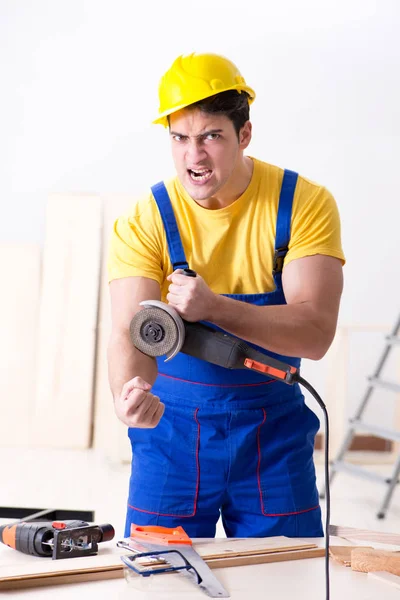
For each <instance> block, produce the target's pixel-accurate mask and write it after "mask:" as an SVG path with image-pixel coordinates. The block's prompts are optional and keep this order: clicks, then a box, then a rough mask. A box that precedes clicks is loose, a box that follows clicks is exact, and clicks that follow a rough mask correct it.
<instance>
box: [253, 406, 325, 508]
mask: <svg viewBox="0 0 400 600" xmlns="http://www.w3.org/2000/svg"><path fill="white" fill-rule="evenodd" d="M263 412H264V419H263V422H262V423H261V424H260V426H259V429H258V452H259V461H258V473H257V475H258V484H259V492H260V501H261V510H262V513H263V514H264V515H265V516H280V515H282V516H283V515H291V514H297V513H302V512H307V511H309V510H313V509H315V508H317V507H318V506H319V496H318V490H317V487H316V477H315V468H314V461H313V452H314V440H315V435H316V433H317V431H318V429H319V425H320V423H319V419H318V418H317V416H316V415H315V414H314V413H313V412H312V411H311V410H310V409H309V408H308V407H307V406H306V404H304V403H301V404H297V405H295V406H294V407H288V411H287V412H285V413H284V414H282V411H279V414H278V415H277V416H275V415H274V407H272V408H270V409H268V408H267V409H264V411H263Z"/></svg>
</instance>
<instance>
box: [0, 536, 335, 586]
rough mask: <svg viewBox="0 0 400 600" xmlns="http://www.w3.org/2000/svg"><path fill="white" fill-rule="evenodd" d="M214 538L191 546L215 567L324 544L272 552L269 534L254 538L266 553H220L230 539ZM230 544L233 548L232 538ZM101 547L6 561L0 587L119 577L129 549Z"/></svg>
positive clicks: (314, 552) (276, 558)
mask: <svg viewBox="0 0 400 600" xmlns="http://www.w3.org/2000/svg"><path fill="white" fill-rule="evenodd" d="M261 540H262V541H261ZM213 542H214V544H213V543H211V544H207V543H198V544H194V547H195V548H196V550H197V551H198V552H199V554H200V555H201V556H202V557H203V559H204V560H205V561H206V562H207V564H209V566H210V568H215V569H216V568H221V567H237V566H243V565H251V564H263V563H272V562H282V561H285V560H300V559H306V558H316V557H321V556H324V548H318V547H316V546H315V545H314V547H313V548H303V547H304V545H310V546H312V545H313V544H306V543H305V542H304V540H299V542H298V544H296V543H295V541H294V540H288V541H287V547H290V548H297V549H293V550H288V551H280V552H276V551H275V552H271V545H270V544H269V538H257V546H254V547H255V548H256V552H257V550H259V549H260V543H261V544H262V543H264V549H265V553H264V554H260V553H254V554H250V555H246V556H237V555H235V556H230V554H229V552H227V553H226V555H225V556H223V554H222V553H221V548H224V549H225V551H227V550H228V549H229V540H228V541H227V540H224V539H222V540H213ZM213 545H215V548H212V546H213ZM277 547H280V546H277ZM205 548H206V549H207V550H205ZM233 548H235V542H234V541H233ZM236 548H237V545H236ZM103 550H105V551H100V552H99V554H98V555H97V556H91V557H81V558H73V559H68V560H62V561H52V560H51V559H47V558H43V559H38V560H33V561H32V560H30V561H29V562H27V563H22V564H18V565H14V566H13V565H10V564H8V565H6V566H4V567H2V568H1V571H0V591H1V590H9V589H16V588H18V589H19V588H29V587H37V586H39V585H50V584H51V585H53V584H54V585H56V584H59V583H73V582H76V581H93V580H95V579H109V578H115V577H122V576H123V564H122V562H121V560H120V556H121V555H122V554H129V551H126V550H123V549H120V548H115V547H112V548H107V549H103ZM242 551H243V550H242ZM204 552H207V554H205V553H204ZM234 552H235V550H234ZM30 558H33V557H30Z"/></svg>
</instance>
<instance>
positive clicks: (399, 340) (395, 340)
mask: <svg viewBox="0 0 400 600" xmlns="http://www.w3.org/2000/svg"><path fill="white" fill-rule="evenodd" d="M386 340H387V342H388V344H390V345H391V346H399V345H400V337H397V335H388V336H387V338H386Z"/></svg>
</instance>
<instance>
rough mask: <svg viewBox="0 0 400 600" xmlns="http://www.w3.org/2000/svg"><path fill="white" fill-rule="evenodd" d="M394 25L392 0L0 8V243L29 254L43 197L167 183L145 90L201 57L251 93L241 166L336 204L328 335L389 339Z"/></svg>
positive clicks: (118, 0)
mask: <svg viewBox="0 0 400 600" xmlns="http://www.w3.org/2000/svg"><path fill="white" fill-rule="evenodd" d="M399 25H400V4H399V2H398V1H397V0H392V1H390V0H376V1H373V0H325V1H324V0H303V1H302V2H299V1H298V0H280V1H274V2H272V1H271V0H264V2H260V0H247V1H241V2H239V1H238V0H228V1H225V0H224V1H219V2H218V1H216V0H212V1H210V0H202V2H191V1H190V0H186V1H185V0H169V2H162V1H152V2H147V3H143V2H137V1H134V0H132V1H129V0H109V1H107V0H86V1H85V0H53V1H51V0H48V1H46V0H35V1H34V2H32V1H31V0H0V43H1V51H0V61H1V73H2V74H1V79H0V85H1V90H2V91H1V111H0V129H1V135H0V165H1V167H0V168H1V171H2V176H1V178H0V198H1V219H0V241H16V242H22V241H28V242H40V243H42V242H43V235H44V210H45V203H46V198H47V196H48V193H49V192H67V191H79V192H96V193H100V194H104V193H112V192H118V193H119V192H122V193H133V194H139V193H141V192H142V191H143V190H144V189H146V188H147V187H148V186H149V185H150V184H152V183H153V182H155V181H157V180H158V179H160V178H162V177H164V176H167V175H169V174H170V173H171V172H172V161H171V160H170V157H169V153H168V152H169V150H168V140H167V136H166V134H165V132H164V130H163V129H162V128H161V127H155V126H151V125H150V121H151V119H152V118H154V117H155V114H156V109H157V97H156V93H157V85H158V79H159V77H160V75H161V74H162V73H163V71H164V70H165V69H166V68H168V66H169V65H170V63H171V62H172V60H173V59H174V58H175V57H176V56H177V55H179V54H181V53H184V52H190V51H214V52H218V53H222V54H226V55H227V56H228V57H230V58H231V59H232V60H234V61H235V62H236V63H237V65H238V66H239V68H240V69H241V71H242V73H243V75H244V76H245V78H246V80H247V81H248V83H249V84H250V85H251V86H253V87H254V88H255V90H256V92H257V99H256V101H255V103H254V105H253V108H252V120H253V124H254V141H253V142H252V146H251V148H250V153H251V154H253V155H255V156H258V157H259V158H261V159H264V160H267V161H269V162H272V163H274V164H278V165H280V166H285V167H288V168H291V169H294V170H298V171H300V172H301V173H302V174H303V175H306V176H308V177H309V178H311V179H313V180H315V181H318V182H320V183H323V184H325V185H326V186H327V187H328V188H329V189H330V190H331V191H332V192H333V194H334V195H335V197H336V199H337V202H338V205H339V209H340V213H341V217H342V224H343V244H344V249H345V253H346V256H347V261H348V262H347V266H346V268H345V277H346V286H345V293H344V297H343V302H342V308H341V313H340V323H341V324H342V325H346V324H352V325H354V324H361V325H370V324H380V325H383V326H388V327H389V326H390V325H391V323H392V321H393V320H394V319H395V317H396V315H397V312H398V311H399V308H400V284H399V277H398V274H399V262H400V261H399V241H398V240H399V235H398V229H399V224H398V220H399V211H398V208H397V207H398V203H399V202H400V193H399V189H398V171H397V167H398V162H399V159H400V117H399V113H400V111H399V106H400V84H399V73H400V42H399V34H398V31H399ZM356 362H357V364H358V365H359V369H362V368H363V366H362V365H363V356H359V357H358V358H357V359H356ZM372 362H373V361H372ZM306 368H307V367H306ZM311 372H312V374H313V377H314V374H315V377H316V379H315V378H314V383H315V385H316V386H318V383H319V382H320V378H321V374H320V375H318V374H317V371H316V369H315V367H314V365H313V366H312V368H311ZM318 372H319V373H322V371H321V370H320V371H318Z"/></svg>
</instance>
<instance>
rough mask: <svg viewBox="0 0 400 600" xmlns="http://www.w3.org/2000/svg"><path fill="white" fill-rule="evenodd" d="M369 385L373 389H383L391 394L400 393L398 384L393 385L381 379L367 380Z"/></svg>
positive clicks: (371, 378) (372, 378)
mask: <svg viewBox="0 0 400 600" xmlns="http://www.w3.org/2000/svg"><path fill="white" fill-rule="evenodd" d="M369 381H370V384H371V385H372V386H374V387H380V388H384V389H386V390H390V391H391V392H400V384H399V383H393V382H392V381H383V380H382V379H378V378H377V377H370V378H369Z"/></svg>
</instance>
